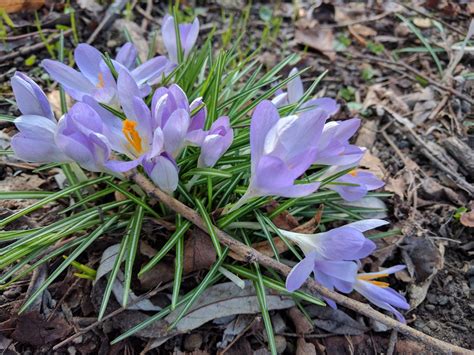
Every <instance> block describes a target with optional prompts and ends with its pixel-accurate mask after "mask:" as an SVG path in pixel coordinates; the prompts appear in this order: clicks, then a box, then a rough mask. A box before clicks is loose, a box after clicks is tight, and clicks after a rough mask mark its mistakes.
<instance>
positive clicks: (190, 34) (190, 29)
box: [161, 15, 199, 64]
mask: <svg viewBox="0 0 474 355" xmlns="http://www.w3.org/2000/svg"><path fill="white" fill-rule="evenodd" d="M178 28H179V37H180V40H181V50H182V51H183V58H186V57H187V56H188V55H189V53H191V50H192V49H193V46H194V44H195V43H196V40H197V37H198V34H199V20H198V18H197V17H196V18H195V19H194V21H193V23H181V24H179V25H178ZM161 32H162V36H163V42H164V44H165V47H166V50H167V51H168V56H169V59H170V61H171V62H172V63H174V64H178V44H177V41H176V39H177V38H176V37H177V36H176V31H175V22H174V18H173V16H170V15H166V16H165V17H164V18H163V26H162V28H161Z"/></svg>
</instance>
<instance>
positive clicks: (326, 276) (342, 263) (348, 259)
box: [280, 219, 388, 305]
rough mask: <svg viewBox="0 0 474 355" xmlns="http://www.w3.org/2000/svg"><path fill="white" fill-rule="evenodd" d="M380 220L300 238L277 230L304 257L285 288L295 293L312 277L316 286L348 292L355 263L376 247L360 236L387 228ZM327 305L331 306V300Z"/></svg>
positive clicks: (293, 270) (297, 235)
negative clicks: (373, 230)
mask: <svg viewBox="0 0 474 355" xmlns="http://www.w3.org/2000/svg"><path fill="white" fill-rule="evenodd" d="M387 223H388V222H386V221H383V220H380V219H367V220H362V221H358V222H354V223H350V224H347V225H345V226H342V227H339V228H335V229H332V230H330V231H327V232H323V233H317V234H301V233H294V232H290V231H285V230H280V232H281V233H282V234H283V236H285V237H287V238H288V239H290V240H292V241H293V242H295V243H296V244H297V245H298V246H299V247H300V248H301V250H302V251H303V253H304V254H305V258H304V259H303V260H301V261H300V262H299V263H298V264H296V265H295V266H294V267H293V269H292V270H291V272H290V274H289V275H288V277H287V279H286V288H287V289H288V290H289V291H295V290H297V289H298V288H300V287H301V285H302V284H303V283H304V282H305V281H306V279H307V278H308V277H309V276H310V275H311V273H314V276H315V279H316V281H317V282H319V283H320V284H322V285H323V286H325V287H327V288H329V289H330V290H333V289H334V288H336V289H338V290H339V291H341V292H346V293H348V292H351V291H352V288H353V285H354V283H355V281H356V279H355V277H356V273H357V269H358V266H357V264H356V263H355V262H354V261H358V260H359V259H361V258H364V257H366V256H368V255H370V254H371V253H372V252H373V251H374V250H375V243H374V242H372V241H371V240H369V239H367V238H366V237H365V236H364V234H363V232H365V231H368V230H370V229H374V228H377V227H380V226H383V225H385V224H387ZM328 303H329V304H330V305H334V304H333V302H331V301H330V300H329V301H328Z"/></svg>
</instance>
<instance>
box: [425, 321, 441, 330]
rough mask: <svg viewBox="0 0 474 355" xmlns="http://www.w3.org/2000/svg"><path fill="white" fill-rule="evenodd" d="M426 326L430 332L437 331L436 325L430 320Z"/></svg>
mask: <svg viewBox="0 0 474 355" xmlns="http://www.w3.org/2000/svg"><path fill="white" fill-rule="evenodd" d="M426 325H427V326H428V328H430V329H431V330H436V329H438V324H436V322H435V321H432V320H430V321H429V322H428V323H426Z"/></svg>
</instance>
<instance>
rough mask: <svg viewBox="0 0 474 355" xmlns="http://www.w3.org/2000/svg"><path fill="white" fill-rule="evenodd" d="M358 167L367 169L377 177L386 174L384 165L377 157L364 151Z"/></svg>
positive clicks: (382, 177)
mask: <svg viewBox="0 0 474 355" xmlns="http://www.w3.org/2000/svg"><path fill="white" fill-rule="evenodd" d="M359 166H360V167H362V168H366V169H369V170H370V171H371V172H372V173H373V174H375V176H377V177H378V178H379V179H382V180H383V179H384V177H385V175H386V174H387V172H386V170H385V167H384V165H383V163H382V161H381V160H380V158H379V157H377V156H375V155H374V154H372V153H371V152H370V151H366V152H365V154H364V156H363V157H362V160H361V161H360V164H359Z"/></svg>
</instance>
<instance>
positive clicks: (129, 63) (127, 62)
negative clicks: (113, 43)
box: [115, 42, 138, 70]
mask: <svg viewBox="0 0 474 355" xmlns="http://www.w3.org/2000/svg"><path fill="white" fill-rule="evenodd" d="M137 54H138V53H137V49H136V48H135V46H134V45H133V43H131V42H127V43H125V44H124V45H123V46H122V47H120V49H119V51H118V53H117V56H116V57H115V60H116V61H117V62H119V63H120V64H122V65H123V66H124V67H125V68H127V69H128V70H133V69H134V68H135V64H136V59H137Z"/></svg>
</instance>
